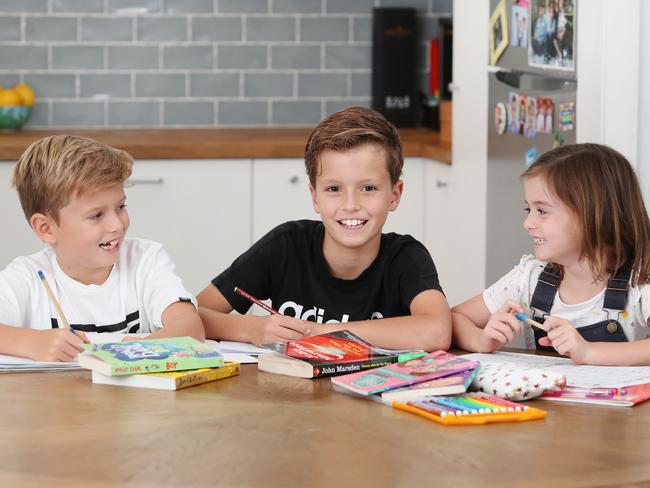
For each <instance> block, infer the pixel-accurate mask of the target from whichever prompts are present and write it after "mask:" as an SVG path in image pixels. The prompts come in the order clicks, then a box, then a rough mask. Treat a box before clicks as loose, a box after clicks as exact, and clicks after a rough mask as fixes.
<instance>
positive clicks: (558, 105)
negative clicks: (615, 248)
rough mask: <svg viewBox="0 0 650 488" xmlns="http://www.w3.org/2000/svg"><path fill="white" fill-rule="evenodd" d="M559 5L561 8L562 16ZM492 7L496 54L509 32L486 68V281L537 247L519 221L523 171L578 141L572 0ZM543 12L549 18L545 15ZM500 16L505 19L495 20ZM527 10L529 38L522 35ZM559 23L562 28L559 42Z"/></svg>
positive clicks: (509, 0)
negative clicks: (547, 154)
mask: <svg viewBox="0 0 650 488" xmlns="http://www.w3.org/2000/svg"><path fill="white" fill-rule="evenodd" d="M540 4H541V6H540ZM551 4H552V6H551V7H549V5H551ZM504 5H505V9H504V8H503V7H504ZM558 6H561V7H562V8H564V11H563V13H562V16H563V17H561V16H560V14H559V13H558V8H557V7H558ZM491 7H492V8H491V13H492V15H491V17H490V36H491V39H490V57H491V59H492V60H493V61H494V56H493V54H494V53H493V49H495V48H496V47H497V44H499V43H503V42H504V39H503V38H498V35H499V33H501V35H502V33H503V32H504V29H506V26H507V29H508V34H509V35H508V36H507V37H508V40H507V45H506V46H505V48H504V46H503V45H502V46H501V54H500V56H499V57H498V59H497V60H496V62H495V63H494V64H493V65H492V66H490V68H489V73H488V79H489V105H488V107H489V109H488V163H487V164H488V165H487V209H486V211H487V241H486V246H487V249H486V251H487V259H486V263H487V264H486V282H487V283H486V285H488V286H489V285H490V284H492V283H494V282H495V281H496V280H498V279H499V278H500V277H501V276H503V275H504V274H505V273H507V272H508V271H509V270H510V269H512V267H513V266H514V265H515V264H516V263H517V262H518V261H519V259H520V258H521V256H522V255H523V254H526V253H531V252H533V245H532V241H531V239H530V237H529V236H528V234H527V232H526V231H525V230H524V228H523V226H522V223H523V220H524V218H525V214H524V210H523V209H524V190H523V184H522V181H521V179H520V176H521V174H522V173H523V172H524V171H525V170H526V168H527V166H529V165H530V164H532V162H533V161H534V160H535V159H536V158H537V157H539V156H540V155H541V154H542V153H544V152H546V151H548V150H549V149H552V148H553V147H554V146H555V145H561V144H572V143H575V134H576V105H575V101H576V87H577V80H576V76H575V63H576V59H575V56H574V53H575V49H574V48H573V40H574V39H575V32H576V31H575V27H576V26H575V0H539V1H525V2H524V1H521V0H520V1H519V2H513V1H512V0H501V1H497V0H491ZM504 10H505V13H506V16H505V19H504V18H503V11H504ZM549 14H550V15H549ZM540 15H543V16H544V18H542V19H540ZM499 17H500V23H501V25H500V26H499V25H496V24H495V21H497V20H499ZM522 18H523V19H524V21H525V25H526V30H525V31H524V34H525V37H526V38H525V39H522V35H521V31H522V29H521V24H522ZM506 19H507V20H506ZM538 20H539V21H538ZM553 21H554V23H553ZM540 23H542V24H544V25H543V26H542V27H545V28H546V31H544V30H542V29H541V28H540ZM560 25H562V28H563V29H564V32H563V33H562V35H563V37H562V39H561V42H558V39H559V37H558V33H557V32H558V27H559V26H560ZM553 27H554V28H555V30H554V31H553V30H552V29H553ZM497 28H498V30H495V29H497ZM536 28H537V32H535V30H536ZM495 32H496V37H497V38H496V39H495V38H494V35H495ZM545 32H546V35H547V38H546V39H545V38H544V35H543V34H544V33H545ZM569 36H570V38H569ZM533 40H534V41H535V42H534V43H533ZM540 40H541V41H543V42H540ZM495 41H496V42H495ZM549 41H551V42H549ZM569 43H570V44H569ZM569 45H570V47H567V46H569Z"/></svg>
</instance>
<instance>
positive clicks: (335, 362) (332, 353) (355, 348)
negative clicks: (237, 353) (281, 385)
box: [258, 330, 401, 377]
mask: <svg viewBox="0 0 650 488" xmlns="http://www.w3.org/2000/svg"><path fill="white" fill-rule="evenodd" d="M262 347H265V348H267V349H271V350H273V351H275V352H277V353H279V354H280V355H281V356H277V355H270V354H267V355H263V356H260V358H259V364H258V365H259V368H260V369H261V370H263V371H270V372H278V373H286V374H291V373H289V372H288V371H287V368H282V367H281V366H280V368H281V369H278V368H273V367H272V363H275V364H276V365H281V364H282V363H284V364H286V362H287V361H291V360H297V361H302V362H304V363H307V364H308V365H310V367H312V368H313V375H309V377H312V376H313V377H318V376H331V375H336V374H344V373H348V372H350V371H359V370H360V369H363V368H366V367H374V366H381V365H385V364H390V363H394V362H395V361H396V360H397V356H398V354H399V353H400V352H401V351H389V350H384V349H379V348H376V347H373V346H371V345H370V344H368V343H367V342H365V341H364V340H363V339H361V338H360V337H358V336H356V335H355V334H353V333H352V332H350V331H348V330H339V331H335V332H330V333H327V334H321V335H316V336H311V337H305V338H303V339H299V340H297V341H288V342H272V343H269V344H263V345H262Z"/></svg>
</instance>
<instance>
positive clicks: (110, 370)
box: [77, 337, 239, 390]
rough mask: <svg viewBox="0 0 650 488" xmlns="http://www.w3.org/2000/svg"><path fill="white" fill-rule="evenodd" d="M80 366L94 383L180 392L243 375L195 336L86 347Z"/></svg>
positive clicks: (234, 365)
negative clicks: (88, 372) (90, 375)
mask: <svg viewBox="0 0 650 488" xmlns="http://www.w3.org/2000/svg"><path fill="white" fill-rule="evenodd" d="M82 347H83V348H84V349H85V351H84V352H83V353H81V354H79V356H78V357H77V362H78V364H79V366H82V367H84V368H87V369H90V370H92V381H93V383H98V384H106V385H117V386H135V387H142V388H154V389H159V390H178V389H181V388H187V387H188V386H194V385H199V384H201V383H207V382H209V381H214V380H218V379H223V378H228V377H230V376H235V375H238V374H239V363H236V362H224V360H223V356H222V355H221V354H220V353H219V352H218V351H216V350H214V349H213V348H212V347H211V346H209V345H207V344H204V343H202V342H200V341H197V340H196V339H193V338H191V337H175V338H169V339H149V340H134V341H127V342H108V343H103V344H83V345H82Z"/></svg>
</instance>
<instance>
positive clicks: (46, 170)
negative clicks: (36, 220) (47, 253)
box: [13, 135, 133, 223]
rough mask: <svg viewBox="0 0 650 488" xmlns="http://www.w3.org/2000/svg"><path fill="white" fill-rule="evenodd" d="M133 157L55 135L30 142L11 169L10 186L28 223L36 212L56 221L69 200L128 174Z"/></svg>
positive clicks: (89, 141)
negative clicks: (11, 182)
mask: <svg viewBox="0 0 650 488" xmlns="http://www.w3.org/2000/svg"><path fill="white" fill-rule="evenodd" d="M132 167H133V158H132V157H131V156H130V155H129V154H128V153H127V152H125V151H122V150H120V149H114V148H112V147H109V146H106V145H104V144H101V143H99V142H97V141H94V140H92V139H88V138H86V137H80V136H71V135H57V136H50V137H45V138H43V139H39V140H38V141H36V142H34V143H32V144H31V145H30V146H29V147H28V148H27V149H26V150H25V152H24V153H23V154H22V155H21V156H20V159H19V160H18V164H17V165H16V168H15V169H14V175H13V185H14V186H15V187H16V190H17V191H18V197H19V198H20V204H21V206H22V207H23V212H24V213H25V217H27V221H29V220H30V218H31V217H32V215H34V214H35V213H42V214H44V215H47V216H49V217H52V218H53V219H54V220H55V222H57V223H58V220H59V210H61V208H63V207H64V206H66V205H67V203H68V202H69V200H70V198H71V197H73V196H76V195H80V194H82V193H85V192H88V191H96V190H99V189H101V188H104V187H106V186H110V185H117V184H123V183H124V182H125V181H126V179H127V178H128V177H129V176H130V175H131V169H132Z"/></svg>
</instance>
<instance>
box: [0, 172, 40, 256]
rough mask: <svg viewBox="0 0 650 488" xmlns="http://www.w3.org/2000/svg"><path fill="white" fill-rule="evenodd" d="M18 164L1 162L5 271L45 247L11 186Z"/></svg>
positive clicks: (1, 248) (1, 253)
mask: <svg viewBox="0 0 650 488" xmlns="http://www.w3.org/2000/svg"><path fill="white" fill-rule="evenodd" d="M14 166H16V163H12V162H9V161H0V208H1V209H2V210H1V211H0V225H2V228H3V229H5V230H4V232H3V234H4V235H3V237H2V242H1V243H0V269H4V268H5V267H6V266H7V265H8V264H9V263H10V262H11V260H12V259H14V258H15V257H17V256H25V255H28V254H32V253H34V252H36V251H38V250H39V249H42V248H43V247H44V244H43V243H42V242H41V241H39V240H38V239H37V238H36V235H34V232H32V229H31V227H30V226H29V223H28V222H27V219H26V218H25V215H24V214H23V209H22V208H21V206H20V201H19V200H18V193H17V192H16V189H15V188H13V187H12V186H11V177H12V175H13V171H14Z"/></svg>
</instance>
